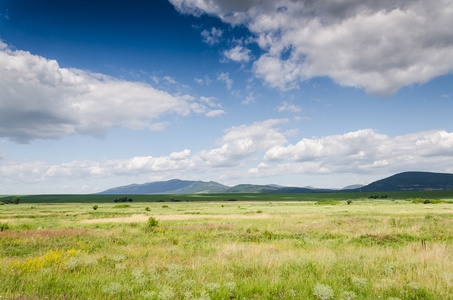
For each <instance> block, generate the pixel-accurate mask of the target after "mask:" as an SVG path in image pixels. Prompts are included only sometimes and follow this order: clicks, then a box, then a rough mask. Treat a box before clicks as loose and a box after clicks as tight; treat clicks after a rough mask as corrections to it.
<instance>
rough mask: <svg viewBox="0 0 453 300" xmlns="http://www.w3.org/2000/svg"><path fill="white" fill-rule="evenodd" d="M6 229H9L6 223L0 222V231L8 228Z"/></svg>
mask: <svg viewBox="0 0 453 300" xmlns="http://www.w3.org/2000/svg"><path fill="white" fill-rule="evenodd" d="M8 229H9V225H8V223H3V222H0V231H4V230H8Z"/></svg>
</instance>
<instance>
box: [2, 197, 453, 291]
mask: <svg viewBox="0 0 453 300" xmlns="http://www.w3.org/2000/svg"><path fill="white" fill-rule="evenodd" d="M114 205H115V204H114V203H112V204H99V207H98V209H97V210H96V211H93V209H92V206H91V205H89V204H86V205H81V204H74V205H69V204H68V205H36V206H35V207H34V208H31V207H30V205H29V204H19V205H15V206H14V207H13V208H12V207H8V210H0V221H1V222H2V223H3V224H5V223H6V221H7V224H8V227H7V228H6V229H5V230H3V231H1V232H0V249H1V251H0V278H1V279H2V280H0V296H2V298H3V299H5V298H6V299H8V298H10V299H15V298H18V299H46V297H47V298H48V299H73V298H77V299H78V298H81V299H88V298H89V299H451V298H452V297H453V290H452V285H453V246H452V240H453V226H452V225H453V216H452V214H451V213H452V207H451V206H450V204H442V203H441V204H435V205H431V204H429V205H428V204H426V205H425V204H413V203H410V202H406V201H401V202H398V201H396V202H392V201H354V202H353V203H352V204H351V205H347V204H346V202H342V203H341V204H339V205H335V206H331V205H315V204H314V203H313V202H300V203H276V202H271V203H269V202H266V203H250V202H234V203H227V204H225V203H222V204H220V203H169V204H168V207H167V208H163V207H162V204H161V203H134V202H133V203H131V204H130V205H131V207H129V208H114ZM146 207H148V208H149V210H145V208H146ZM258 211H261V212H260V213H258ZM187 212H189V214H187ZM194 212H199V214H193V213H194ZM32 216H34V217H32ZM151 217H152V218H153V219H151ZM149 220H152V221H149ZM154 221H155V222H154ZM147 222H151V223H152V230H149V227H150V225H149V223H147Z"/></svg>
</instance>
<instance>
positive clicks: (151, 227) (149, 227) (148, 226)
mask: <svg viewBox="0 0 453 300" xmlns="http://www.w3.org/2000/svg"><path fill="white" fill-rule="evenodd" d="M157 226H159V222H158V221H157V220H156V219H155V218H154V217H149V219H148V221H147V222H146V229H147V230H154V228H156V227H157Z"/></svg>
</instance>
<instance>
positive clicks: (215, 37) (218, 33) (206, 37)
mask: <svg viewBox="0 0 453 300" xmlns="http://www.w3.org/2000/svg"><path fill="white" fill-rule="evenodd" d="M222 34H223V30H222V29H219V28H215V27H212V28H211V30H210V31H208V30H206V29H205V30H203V31H202V32H201V36H202V37H203V42H205V43H206V44H208V45H210V46H213V45H215V44H217V43H219V42H220V38H221V37H222Z"/></svg>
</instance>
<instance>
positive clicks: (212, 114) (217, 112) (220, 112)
mask: <svg viewBox="0 0 453 300" xmlns="http://www.w3.org/2000/svg"><path fill="white" fill-rule="evenodd" d="M224 114H226V112H225V111H224V110H222V109H216V110H211V111H209V112H207V113H206V114H205V115H206V117H209V118H213V117H218V116H221V115H224Z"/></svg>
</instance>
